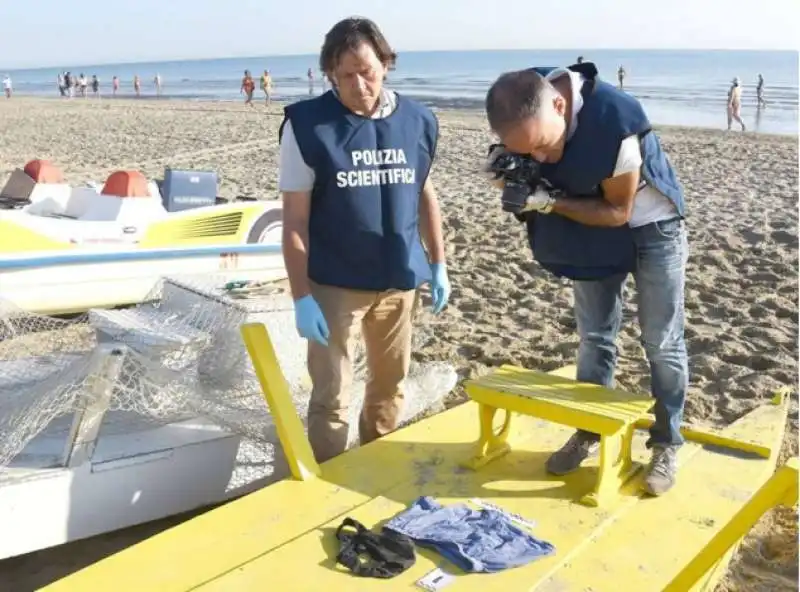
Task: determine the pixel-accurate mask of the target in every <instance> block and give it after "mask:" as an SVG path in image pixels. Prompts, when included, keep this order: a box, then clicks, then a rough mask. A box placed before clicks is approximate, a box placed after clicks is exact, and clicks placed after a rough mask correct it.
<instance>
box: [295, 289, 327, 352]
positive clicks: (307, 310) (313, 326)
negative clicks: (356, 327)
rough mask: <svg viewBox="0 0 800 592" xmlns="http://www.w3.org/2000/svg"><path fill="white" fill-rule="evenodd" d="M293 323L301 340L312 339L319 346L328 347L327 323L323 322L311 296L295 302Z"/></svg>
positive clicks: (315, 302) (320, 312)
mask: <svg viewBox="0 0 800 592" xmlns="http://www.w3.org/2000/svg"><path fill="white" fill-rule="evenodd" d="M294 323H295V325H296V327H297V332H298V333H299V334H300V337H302V338H303V339H313V340H314V341H316V342H317V343H319V344H320V345H328V337H330V331H328V323H327V322H325V316H324V315H323V314H322V310H321V309H320V307H319V304H317V301H316V300H314V297H313V296H312V295H311V294H309V295H308V296H303V297H302V298H300V299H299V300H295V302H294Z"/></svg>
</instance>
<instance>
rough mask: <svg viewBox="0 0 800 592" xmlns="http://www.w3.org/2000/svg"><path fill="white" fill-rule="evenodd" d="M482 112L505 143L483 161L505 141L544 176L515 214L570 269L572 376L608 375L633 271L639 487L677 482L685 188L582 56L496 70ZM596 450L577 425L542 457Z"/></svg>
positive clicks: (626, 99) (647, 129) (555, 266)
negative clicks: (646, 390) (639, 384)
mask: <svg viewBox="0 0 800 592" xmlns="http://www.w3.org/2000/svg"><path fill="white" fill-rule="evenodd" d="M486 111H487V114H488V118H489V123H490V125H491V127H492V129H493V130H494V131H495V133H497V134H498V136H499V137H500V139H501V142H502V143H503V145H504V148H500V149H499V150H498V149H495V151H494V152H493V154H492V155H490V157H489V159H490V162H488V163H487V166H488V167H490V166H491V164H492V161H493V160H494V159H495V158H496V157H497V156H498V153H499V152H500V151H502V150H506V151H508V152H511V153H517V154H524V155H530V156H531V157H532V158H533V159H534V160H535V161H538V162H539V163H542V164H541V169H540V170H541V174H542V177H543V179H544V180H545V181H546V184H542V185H540V186H539V187H538V188H537V189H536V190H532V191H530V195H528V196H527V200H526V201H525V203H524V205H523V206H522V207H521V208H520V210H519V211H518V212H516V213H517V214H518V215H520V217H522V218H523V219H525V223H526V224H527V229H528V236H529V240H530V244H531V248H532V249H533V254H534V258H535V259H536V260H537V261H538V262H539V263H540V265H542V267H544V268H545V269H546V270H547V271H549V272H551V273H552V274H554V275H556V276H558V277H566V278H569V279H572V280H574V284H573V285H574V288H573V289H574V296H575V318H576V321H577V325H578V332H579V335H580V345H579V348H578V375H577V378H578V380H581V381H585V382H591V383H594V384H601V385H605V386H611V385H612V383H613V375H614V369H615V365H616V357H617V348H616V345H615V340H616V337H617V333H618V331H619V328H620V324H621V322H622V305H623V285H624V283H625V280H626V278H627V277H628V275H629V274H632V275H633V278H634V281H635V283H636V293H637V308H638V317H639V325H640V327H641V332H642V338H641V340H642V345H643V346H644V350H645V354H646V356H647V360H648V362H649V364H650V377H651V386H652V393H653V396H654V397H655V409H654V412H655V418H656V419H655V423H654V425H653V426H652V428H651V430H650V438H649V440H648V447H649V448H651V449H652V451H653V454H652V460H651V462H650V465H649V467H648V472H647V475H646V476H645V482H644V488H645V490H646V491H647V492H649V493H650V494H652V495H660V494H662V493H664V492H665V491H667V490H668V489H669V488H671V487H672V485H673V484H674V482H675V472H676V463H675V453H676V450H677V449H678V447H679V446H680V445H681V444H682V443H683V439H682V437H681V433H680V424H681V420H682V416H683V406H684V399H685V397H686V391H687V388H688V360H687V352H686V342H685V339H684V283H685V271H686V260H687V255H688V246H687V240H686V232H685V229H684V222H683V218H684V203H685V202H684V196H683V189H682V187H681V185H680V183H679V182H678V180H677V179H676V176H675V172H674V170H673V168H672V166H671V165H670V163H669V161H668V159H667V157H666V155H665V154H664V152H663V150H662V148H661V145H660V143H659V140H658V138H657V136H656V135H655V133H654V132H653V131H652V129H651V126H650V122H649V121H648V119H647V116H646V115H645V113H644V110H643V109H642V106H641V105H640V104H639V102H638V101H637V100H636V99H634V98H633V97H631V96H630V95H628V94H626V93H624V92H622V91H620V90H618V89H617V88H615V87H614V86H613V85H611V84H608V83H606V82H603V81H601V80H599V79H598V78H597V69H596V68H595V66H594V65H593V64H591V63H589V62H584V63H582V64H576V65H574V66H571V67H570V68H568V69H561V68H531V69H529V70H523V71H519V72H510V73H507V74H504V75H502V76H501V77H500V78H498V80H497V81H496V82H495V83H494V85H493V86H492V87H491V89H490V90H489V93H488V95H487V98H486ZM597 450H598V438H597V436H596V435H595V434H591V433H588V432H583V431H578V432H576V433H575V434H574V435H573V436H572V437H571V438H570V439H569V440H568V441H567V443H566V444H565V445H564V446H563V447H562V448H561V449H560V450H558V451H557V452H556V453H554V454H553V455H552V456H551V457H550V459H548V462H547V468H548V470H549V471H550V472H551V473H554V474H558V475H563V474H566V473H569V472H571V471H574V470H575V469H577V468H578V467H579V466H580V464H581V463H582V462H583V461H584V460H585V459H586V458H588V457H589V456H590V455H594V454H596V452H597Z"/></svg>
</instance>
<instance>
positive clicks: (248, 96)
mask: <svg viewBox="0 0 800 592" xmlns="http://www.w3.org/2000/svg"><path fill="white" fill-rule="evenodd" d="M255 90H256V83H255V81H254V80H253V77H252V76H251V75H250V70H245V71H244V78H242V87H241V88H240V89H239V94H242V93H244V96H245V98H244V104H245V105H250V107H253V92H254V91H255Z"/></svg>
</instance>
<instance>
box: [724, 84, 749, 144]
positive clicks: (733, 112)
mask: <svg viewBox="0 0 800 592" xmlns="http://www.w3.org/2000/svg"><path fill="white" fill-rule="evenodd" d="M734 119H735V120H736V121H737V122H738V123H739V125H741V126H742V131H746V128H745V125H744V121H742V84H741V81H740V80H739V77H738V76H737V77H736V78H734V79H733V80H732V81H731V88H730V90H728V131H731V125H733V120H734Z"/></svg>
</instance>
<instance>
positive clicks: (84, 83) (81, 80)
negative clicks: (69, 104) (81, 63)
mask: <svg viewBox="0 0 800 592" xmlns="http://www.w3.org/2000/svg"><path fill="white" fill-rule="evenodd" d="M88 86H89V81H88V80H87V79H86V75H85V74H84V73H83V72H81V75H80V76H78V89H79V90H80V93H81V96H82V97H83V98H84V99H85V98H86V89H87V88H88Z"/></svg>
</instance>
